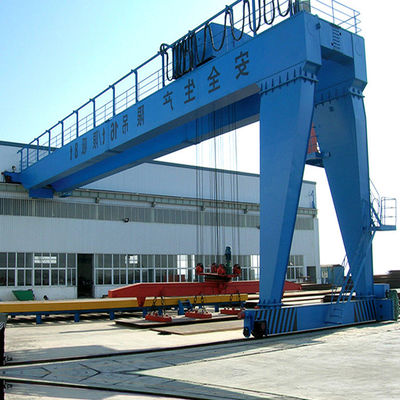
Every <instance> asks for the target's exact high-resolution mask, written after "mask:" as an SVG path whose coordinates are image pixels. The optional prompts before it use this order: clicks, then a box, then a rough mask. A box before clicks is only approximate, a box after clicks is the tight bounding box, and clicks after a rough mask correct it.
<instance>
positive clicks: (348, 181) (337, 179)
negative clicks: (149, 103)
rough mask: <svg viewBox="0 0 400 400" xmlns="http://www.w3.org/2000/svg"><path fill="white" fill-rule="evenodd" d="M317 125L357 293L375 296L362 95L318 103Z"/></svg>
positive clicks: (315, 117) (316, 112)
mask: <svg viewBox="0 0 400 400" xmlns="http://www.w3.org/2000/svg"><path fill="white" fill-rule="evenodd" d="M314 122H315V129H316V132H317V137H318V143H319V145H320V148H321V151H322V152H325V153H326V154H327V157H326V158H324V167H325V171H326V175H327V178H328V182H329V186H330V190H331V194H332V199H333V201H334V205H335V209H336V214H337V218H338V222H339V226H340V231H341V234H342V238H343V243H344V246H345V249H346V254H347V257H348V260H349V264H350V267H351V272H352V277H353V281H354V280H356V282H354V283H355V288H356V292H357V297H364V298H365V297H369V296H372V295H373V272H372V250H371V246H370V239H371V230H370V188H369V174H368V149H367V132H366V119H365V111H364V104H363V99H362V97H361V96H359V95H357V94H354V93H350V91H349V93H348V94H346V95H344V96H341V97H337V98H336V99H332V100H330V101H328V102H325V103H323V104H320V105H317V106H316V109H315V113H314Z"/></svg>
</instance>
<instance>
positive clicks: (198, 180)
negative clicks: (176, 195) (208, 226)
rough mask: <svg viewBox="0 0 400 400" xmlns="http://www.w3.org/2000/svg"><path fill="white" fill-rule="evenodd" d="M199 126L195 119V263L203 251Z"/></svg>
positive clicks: (199, 260)
mask: <svg viewBox="0 0 400 400" xmlns="http://www.w3.org/2000/svg"><path fill="white" fill-rule="evenodd" d="M199 141H200V138H199V128H198V122H197V120H196V144H195V150H196V202H197V207H196V214H197V218H196V219H197V221H196V222H197V223H196V242H197V249H196V253H197V256H196V257H195V265H197V263H198V262H201V258H202V255H203V253H204V237H203V215H202V210H203V202H204V198H203V197H204V191H203V182H202V181H203V174H202V169H201V166H200V158H201V150H202V149H201V146H199V144H198V143H199Z"/></svg>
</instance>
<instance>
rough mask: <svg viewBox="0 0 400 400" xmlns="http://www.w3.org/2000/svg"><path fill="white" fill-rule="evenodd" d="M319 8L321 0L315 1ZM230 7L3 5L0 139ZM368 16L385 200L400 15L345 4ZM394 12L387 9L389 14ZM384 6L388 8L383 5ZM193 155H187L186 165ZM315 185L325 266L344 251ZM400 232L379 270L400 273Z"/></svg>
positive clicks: (399, 187)
mask: <svg viewBox="0 0 400 400" xmlns="http://www.w3.org/2000/svg"><path fill="white" fill-rule="evenodd" d="M314 2H316V0H314ZM226 3H227V1H226V0H191V1H187V0H169V1H166V0H146V1H143V0H142V1H140V0H113V1H111V0H108V1H105V0H91V1H89V0H0V38H1V39H0V57H1V58H0V61H1V62H0V117H1V125H0V140H8V141H15V142H28V141H30V140H32V139H33V138H34V137H37V136H38V135H40V134H41V133H42V132H44V131H45V130H46V129H47V128H49V127H50V126H52V125H53V124H55V123H56V122H58V121H59V120H60V119H62V118H63V117H64V116H66V115H67V114H69V113H70V112H71V111H73V110H74V109H76V108H77V107H79V106H80V105H81V104H82V103H84V102H86V101H87V100H88V99H89V98H91V97H93V96H94V95H95V94H97V93H98V92H100V91H101V90H103V89H104V88H106V87H107V86H108V85H110V84H111V83H112V82H114V81H115V80H117V79H118V78H120V77H121V76H122V75H124V74H125V73H127V72H129V71H130V70H131V69H132V68H134V67H135V66H137V65H138V64H141V63H142V62H143V61H145V60H146V59H148V58H149V57H151V56H152V55H153V54H155V53H156V52H157V51H158V49H159V46H160V44H161V43H163V42H166V43H171V42H173V41H174V40H176V39H177V38H179V37H180V36H182V35H183V34H185V33H186V32H187V31H188V30H189V29H192V28H194V27H195V26H197V25H198V24H200V23H201V22H203V21H204V20H206V19H207V18H209V17H210V16H212V15H213V14H215V13H216V12H218V11H219V10H220V9H222V8H224V6H225V4H226ZM342 3H345V4H347V5H348V6H350V7H353V8H355V9H357V10H358V11H360V12H361V21H362V24H361V28H362V32H361V35H362V36H364V38H365V39H366V49H367V68H368V80H369V84H368V86H367V88H366V90H365V92H364V94H365V96H366V98H365V106H366V112H367V121H368V132H369V156H370V170H371V178H372V179H373V181H374V183H375V185H376V186H377V188H378V190H379V191H380V192H381V194H382V195H387V196H394V197H397V198H399V199H400V179H399V166H398V151H399V147H400V146H399V144H400V140H399V139H398V137H399V128H398V117H397V115H398V104H399V102H398V100H397V99H396V97H395V96H396V94H397V93H398V92H399V89H400V87H399V86H400V83H399V80H398V79H397V78H396V76H397V73H398V72H397V69H398V56H397V53H398V51H397V49H398V40H397V39H398V27H397V25H398V15H399V14H400V3H398V2H395V1H393V0H391V1H389V2H388V3H387V4H385V5H387V6H388V7H387V10H383V9H381V8H378V2H374V1H366V0H348V1H346V0H342ZM389 5H390V7H389ZM381 7H382V6H381ZM257 136H258V133H257V127H254V126H253V127H250V128H248V130H247V133H246V146H245V145H243V141H242V136H240V134H239V135H238V139H237V140H238V144H239V148H240V149H241V152H240V154H239V157H240V160H239V161H238V164H239V166H240V168H241V169H247V170H250V171H256V170H257V165H258V158H257V156H258V149H257ZM190 157H192V158H193V153H192V155H189V158H190ZM305 177H306V178H307V179H313V180H316V181H317V183H318V189H317V195H318V201H319V209H320V211H319V218H320V227H321V262H322V263H337V262H341V260H342V258H343V255H344V250H343V248H342V247H341V239H340V235H339V233H338V228H337V224H336V221H335V214H334V209H333V206H332V203H331V202H330V196H329V191H328V188H327V185H326V181H325V178H324V176H323V171H320V170H315V169H313V170H307V171H306V175H305ZM399 243H400V234H399V233H397V232H396V233H378V234H377V236H376V238H375V240H374V260H375V270H376V271H377V272H385V271H386V270H389V269H394V268H400V261H398V260H397V258H396V253H395V249H396V246H398V245H399Z"/></svg>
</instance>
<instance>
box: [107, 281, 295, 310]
mask: <svg viewBox="0 0 400 400" xmlns="http://www.w3.org/2000/svg"><path fill="white" fill-rule="evenodd" d="M258 287H259V281H229V280H228V281H226V280H225V281H224V280H207V281H206V282H160V283H135V284H133V285H128V286H124V287H121V288H118V289H113V290H109V291H108V297H111V298H115V297H136V298H137V299H138V302H139V306H140V307H142V306H143V304H144V302H145V300H146V297H185V296H202V295H203V296H205V295H218V294H238V293H248V294H250V293H257V292H258ZM284 290H285V291H286V290H301V285H300V284H298V283H293V282H287V281H286V282H285V286H284Z"/></svg>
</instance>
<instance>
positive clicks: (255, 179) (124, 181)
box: [0, 142, 317, 208]
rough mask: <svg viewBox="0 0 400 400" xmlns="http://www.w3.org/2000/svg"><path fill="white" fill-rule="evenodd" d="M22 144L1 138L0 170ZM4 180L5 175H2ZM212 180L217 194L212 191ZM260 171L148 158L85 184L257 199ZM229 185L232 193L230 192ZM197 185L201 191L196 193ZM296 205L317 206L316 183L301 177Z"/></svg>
mask: <svg viewBox="0 0 400 400" xmlns="http://www.w3.org/2000/svg"><path fill="white" fill-rule="evenodd" d="M21 146H22V145H21V144H18V143H8V142H0V171H4V170H8V171H11V168H12V166H13V165H15V166H16V167H17V169H18V167H19V155H18V154H17V151H18V150H19V148H21ZM1 179H2V181H4V177H3V176H2V177H1ZM215 181H216V182H217V183H218V194H217V195H216V194H215ZM258 185H259V175H257V174H249V173H242V172H239V173H237V175H235V174H234V173H231V172H229V171H224V172H217V173H216V172H215V171H214V170H212V169H207V168H203V169H200V170H199V169H196V167H191V166H182V165H179V164H171V163H165V162H157V161H154V162H150V163H146V164H142V165H138V166H137V167H134V168H131V169H128V170H125V171H122V172H119V173H117V174H115V175H112V176H109V177H107V178H104V179H100V180H99V181H96V182H93V183H91V184H89V185H87V186H84V188H87V189H96V190H107V191H119V192H128V193H147V194H159V195H169V196H177V197H197V195H198V197H201V198H204V199H215V198H217V199H218V200H227V201H232V200H234V201H241V202H249V203H259V198H260V197H259V192H260V191H259V186H258ZM232 186H233V187H234V189H237V191H236V190H235V191H234V192H235V193H232ZM197 187H200V188H201V191H202V193H198V190H196V188H197ZM299 207H304V208H317V204H316V195H315V183H314V182H309V181H304V182H303V186H302V189H301V193H300V200H299Z"/></svg>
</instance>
